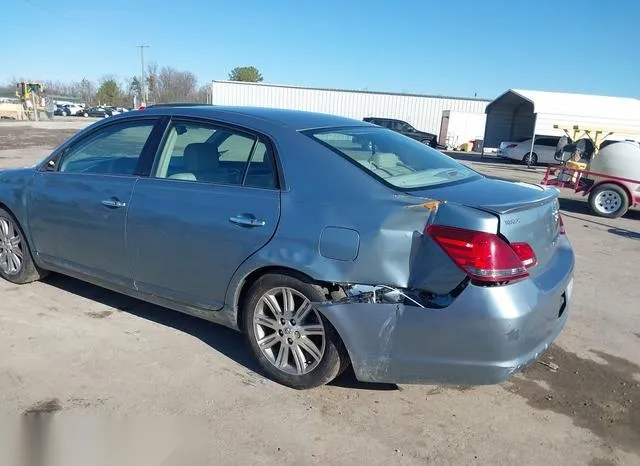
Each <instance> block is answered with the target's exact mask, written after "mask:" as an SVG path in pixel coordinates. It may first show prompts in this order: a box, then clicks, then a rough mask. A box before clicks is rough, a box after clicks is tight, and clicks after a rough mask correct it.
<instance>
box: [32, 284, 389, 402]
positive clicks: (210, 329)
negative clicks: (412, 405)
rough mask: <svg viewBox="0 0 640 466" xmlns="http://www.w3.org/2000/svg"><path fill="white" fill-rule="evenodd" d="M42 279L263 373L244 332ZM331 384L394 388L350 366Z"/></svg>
mask: <svg viewBox="0 0 640 466" xmlns="http://www.w3.org/2000/svg"><path fill="white" fill-rule="evenodd" d="M43 282H44V283H46V284H48V285H50V286H53V287H56V288H58V289H60V290H62V291H65V292H67V293H72V294H74V295H77V296H80V297H83V298H86V299H90V300H92V301H96V302H99V303H101V304H104V305H105V306H109V307H112V308H114V309H116V310H118V311H123V312H127V313H129V314H132V315H135V316H136V317H139V318H142V319H146V320H149V321H151V322H155V323H157V324H161V325H165V326H167V327H171V328H174V329H176V330H179V331H181V332H184V333H187V334H189V335H191V336H193V337H195V338H198V339H199V340H201V341H202V342H203V343H205V344H207V345H208V346H210V347H211V348H213V349H215V350H216V351H219V352H220V353H222V354H224V355H225V356H227V357H228V358H230V359H232V360H233V361H235V362H236V363H238V364H240V365H242V366H244V367H245V368H247V369H248V370H250V371H252V372H255V373H256V374H260V375H261V376H263V377H266V376H265V374H264V373H263V372H262V369H261V368H260V366H259V364H258V363H257V361H256V360H255V358H254V356H253V354H252V353H251V350H250V348H249V345H248V343H247V342H246V341H245V339H244V335H243V334H241V333H239V332H237V331H235V330H232V329H230V328H227V327H224V326H222V325H218V324H214V323H212V322H208V321H206V320H203V319H199V318H196V317H192V316H189V315H186V314H182V313H180V312H177V311H173V310H171V309H167V308H164V307H161V306H156V305H154V304H149V303H147V302H144V301H141V300H138V299H135V298H130V297H128V296H125V295H122V294H119V293H115V292H112V291H109V290H107V289H104V288H101V287H98V286H94V285H91V284H89V283H85V282H83V281H80V280H76V279H74V278H70V277H67V276H64V275H59V274H51V275H50V276H49V277H47V278H46V279H45V280H43ZM112 312H113V311H101V312H94V313H87V316H88V317H90V318H94V319H102V318H106V317H108V316H109V315H111V313H112ZM330 385H332V386H337V387H343V388H350V389H362V390H396V389H398V387H397V386H396V385H391V384H374V383H362V382H359V381H358V380H356V378H355V374H354V372H353V369H351V368H349V369H347V370H346V371H345V372H344V373H343V374H342V375H341V376H340V377H338V378H337V379H336V380H334V381H333V382H331V384H330Z"/></svg>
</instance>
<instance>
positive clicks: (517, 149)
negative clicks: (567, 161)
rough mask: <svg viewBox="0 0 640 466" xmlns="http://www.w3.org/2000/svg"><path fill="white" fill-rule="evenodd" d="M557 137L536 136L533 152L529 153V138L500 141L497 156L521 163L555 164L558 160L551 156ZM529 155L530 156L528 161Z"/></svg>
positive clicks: (553, 152) (554, 149)
mask: <svg viewBox="0 0 640 466" xmlns="http://www.w3.org/2000/svg"><path fill="white" fill-rule="evenodd" d="M559 139H560V137H559V136H536V142H535V144H534V146H533V153H531V138H529V139H525V140H524V141H520V142H502V143H501V144H500V150H499V151H498V156H499V157H502V158H505V159H510V160H517V161H519V162H523V163H527V162H530V164H531V165H535V164H537V163H552V164H557V163H558V161H557V160H556V159H555V158H554V157H553V156H554V154H555V153H556V145H557V144H558V140H559ZM529 157H531V160H530V161H529V160H528V158H529Z"/></svg>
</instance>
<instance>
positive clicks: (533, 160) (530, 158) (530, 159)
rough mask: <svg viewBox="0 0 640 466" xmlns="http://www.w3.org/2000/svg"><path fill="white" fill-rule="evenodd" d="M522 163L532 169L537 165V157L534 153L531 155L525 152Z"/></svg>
mask: <svg viewBox="0 0 640 466" xmlns="http://www.w3.org/2000/svg"><path fill="white" fill-rule="evenodd" d="M522 163H524V164H525V165H530V166H532V167H533V166H535V165H536V164H537V163H538V156H537V155H536V153H535V152H534V153H533V154H532V153H531V152H527V153H526V154H524V157H522Z"/></svg>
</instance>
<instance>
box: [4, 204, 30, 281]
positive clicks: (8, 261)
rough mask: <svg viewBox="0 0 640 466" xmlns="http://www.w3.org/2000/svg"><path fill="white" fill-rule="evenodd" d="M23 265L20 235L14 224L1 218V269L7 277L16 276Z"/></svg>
mask: <svg viewBox="0 0 640 466" xmlns="http://www.w3.org/2000/svg"><path fill="white" fill-rule="evenodd" d="M23 263H24V252H23V251H22V242H21V240H20V235H19V234H18V231H17V230H16V228H15V227H14V225H13V222H11V221H9V220H8V219H6V218H3V217H0V269H1V270H2V271H3V272H4V273H5V274H7V275H15V274H18V273H19V272H20V270H22V266H23Z"/></svg>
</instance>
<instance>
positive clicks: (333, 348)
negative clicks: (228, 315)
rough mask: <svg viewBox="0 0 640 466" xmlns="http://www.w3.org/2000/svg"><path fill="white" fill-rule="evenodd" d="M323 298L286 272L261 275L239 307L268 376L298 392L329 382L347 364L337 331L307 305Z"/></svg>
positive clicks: (323, 293)
mask: <svg viewBox="0 0 640 466" xmlns="http://www.w3.org/2000/svg"><path fill="white" fill-rule="evenodd" d="M324 300H326V295H325V292H324V290H323V289H322V288H320V287H318V286H316V285H312V284H310V283H307V282H305V281H302V280H300V279H299V278H295V277H292V276H289V275H281V274H267V275H263V276H262V277H260V278H259V279H258V280H257V281H256V282H255V283H254V284H253V285H252V286H251V288H250V289H249V291H248V293H247V296H246V299H244V303H243V305H242V317H243V323H244V332H245V335H246V337H247V340H248V342H249V346H250V347H251V350H252V351H253V354H254V356H255V357H256V359H257V360H258V362H259V363H260V366H261V367H262V369H263V370H264V372H265V373H266V374H267V375H268V376H269V378H271V379H272V380H274V381H276V382H278V383H280V384H282V385H285V386H287V387H291V388H294V389H297V390H304V389H310V388H315V387H319V386H321V385H325V384H327V383H329V382H331V381H332V380H333V379H335V378H336V377H338V376H339V375H340V374H341V373H342V372H343V371H344V370H345V369H346V368H347V367H348V366H349V356H348V354H347V351H346V349H345V346H344V343H343V342H342V340H341V339H340V336H339V335H338V332H337V331H336V330H335V329H334V328H333V326H332V325H331V324H330V323H329V321H328V320H327V319H326V318H325V317H324V316H323V315H322V314H321V313H320V312H319V311H318V310H316V309H314V308H312V307H309V306H307V304H308V303H309V302H314V301H316V302H317V301H324ZM296 319H298V320H297V321H296Z"/></svg>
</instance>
